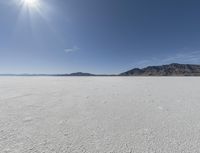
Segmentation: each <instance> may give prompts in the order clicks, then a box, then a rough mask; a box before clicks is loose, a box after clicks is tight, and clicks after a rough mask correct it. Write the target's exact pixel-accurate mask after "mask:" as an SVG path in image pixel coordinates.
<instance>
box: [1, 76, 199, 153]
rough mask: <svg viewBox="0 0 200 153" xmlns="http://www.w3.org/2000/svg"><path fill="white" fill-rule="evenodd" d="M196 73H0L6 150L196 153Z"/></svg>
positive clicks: (30, 152)
mask: <svg viewBox="0 0 200 153" xmlns="http://www.w3.org/2000/svg"><path fill="white" fill-rule="evenodd" d="M199 85H200V78H198V77H146V78H145V77H66V78H64V77H1V78H0V151H1V152H2V153H188V152H190V153H198V152H200V111H199V110H200V94H199V93H200V86H199Z"/></svg>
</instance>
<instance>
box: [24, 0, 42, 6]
mask: <svg viewBox="0 0 200 153" xmlns="http://www.w3.org/2000/svg"><path fill="white" fill-rule="evenodd" d="M23 3H24V5H26V6H27V7H29V8H37V7H38V6H39V0H23Z"/></svg>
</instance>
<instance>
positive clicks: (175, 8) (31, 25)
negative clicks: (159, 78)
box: [0, 0, 200, 74]
mask: <svg viewBox="0 0 200 153" xmlns="http://www.w3.org/2000/svg"><path fill="white" fill-rule="evenodd" d="M24 1H25V0H4V1H0V73H71V72H77V71H82V72H91V73H97V74H98V73H109V74H111V73H120V72H123V71H126V70H129V69H132V68H134V67H144V66H147V65H160V64H167V63H174V62H176V63H192V64H194V63H195V64H200V9H199V6H200V1H198V0H38V5H37V6H34V7H33V6H29V5H27V4H26V5H25V4H24Z"/></svg>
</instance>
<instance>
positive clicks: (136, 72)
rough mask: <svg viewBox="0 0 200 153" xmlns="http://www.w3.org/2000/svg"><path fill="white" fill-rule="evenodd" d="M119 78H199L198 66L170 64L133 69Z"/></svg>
mask: <svg viewBox="0 0 200 153" xmlns="http://www.w3.org/2000/svg"><path fill="white" fill-rule="evenodd" d="M120 76H200V65H192V64H178V63H172V64H169V65H161V66H148V67H145V68H142V69H139V68H134V69H132V70H129V71H126V72H124V73H121V74H120Z"/></svg>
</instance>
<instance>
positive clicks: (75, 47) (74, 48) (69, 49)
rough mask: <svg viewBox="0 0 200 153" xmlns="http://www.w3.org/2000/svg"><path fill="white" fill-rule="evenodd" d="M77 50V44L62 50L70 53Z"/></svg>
mask: <svg viewBox="0 0 200 153" xmlns="http://www.w3.org/2000/svg"><path fill="white" fill-rule="evenodd" d="M78 50H80V48H79V47H77V46H74V47H72V48H66V49H65V50H64V51H65V52H66V53H71V52H75V51H78Z"/></svg>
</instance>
